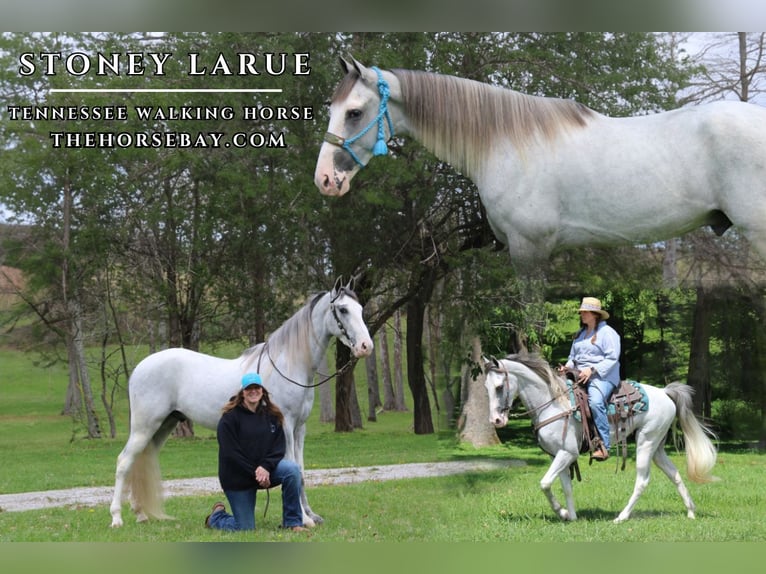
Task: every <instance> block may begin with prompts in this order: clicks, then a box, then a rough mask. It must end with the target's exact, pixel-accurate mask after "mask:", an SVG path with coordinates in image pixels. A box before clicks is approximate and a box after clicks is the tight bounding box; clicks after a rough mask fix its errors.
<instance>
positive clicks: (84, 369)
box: [67, 297, 101, 438]
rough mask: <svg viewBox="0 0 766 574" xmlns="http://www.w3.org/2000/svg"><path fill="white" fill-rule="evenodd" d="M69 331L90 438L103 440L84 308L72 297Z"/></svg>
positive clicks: (71, 354) (69, 306)
mask: <svg viewBox="0 0 766 574" xmlns="http://www.w3.org/2000/svg"><path fill="white" fill-rule="evenodd" d="M67 307H68V311H69V312H68V314H69V325H70V326H69V329H70V332H71V333H73V335H72V337H71V343H72V351H71V353H70V357H72V358H73V360H74V363H75V370H76V372H77V378H78V380H79V384H80V389H82V399H83V402H84V403H85V418H86V422H87V428H88V438H101V424H100V422H99V420H98V414H97V413H96V407H95V403H94V402H93V387H92V386H91V384H90V373H89V372H88V363H87V358H86V356H85V343H84V341H83V335H82V333H83V324H82V308H81V307H80V303H79V301H78V300H77V299H76V298H74V297H72V298H70V299H69V303H68V305H67Z"/></svg>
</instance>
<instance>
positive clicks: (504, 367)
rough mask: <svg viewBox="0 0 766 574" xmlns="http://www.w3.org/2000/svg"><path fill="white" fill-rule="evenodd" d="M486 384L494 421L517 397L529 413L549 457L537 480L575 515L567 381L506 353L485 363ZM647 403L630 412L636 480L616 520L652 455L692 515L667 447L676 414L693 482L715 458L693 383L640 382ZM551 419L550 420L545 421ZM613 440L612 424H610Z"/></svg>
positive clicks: (568, 516) (578, 435)
mask: <svg viewBox="0 0 766 574" xmlns="http://www.w3.org/2000/svg"><path fill="white" fill-rule="evenodd" d="M485 372H486V379H485V381H484V386H485V387H486V389H487V393H488V394H489V418H490V421H491V422H492V424H494V425H495V426H497V427H503V426H505V425H506V424H508V413H509V412H510V410H511V407H512V406H513V402H514V401H515V400H516V398H517V397H521V402H522V403H523V404H524V408H526V409H527V412H528V413H529V414H530V416H531V418H532V423H533V425H534V426H535V429H536V433H537V442H538V444H539V445H540V447H541V448H542V449H543V450H544V451H545V452H547V453H548V454H550V455H551V456H552V457H553V461H552V462H551V466H550V467H549V468H548V471H547V472H546V473H545V476H543V478H542V480H541V481H540V487H541V488H542V490H543V492H544V493H545V496H546V497H547V498H548V501H549V502H550V505H551V508H552V509H553V511H554V512H555V513H556V514H557V515H558V516H559V517H560V518H561V519H563V520H576V519H577V514H576V512H575V506H574V497H573V495H572V479H571V476H570V466H572V464H573V463H575V462H576V461H577V459H578V457H579V454H580V445H581V444H582V439H583V425H582V422H580V421H578V420H577V419H576V418H575V417H574V416H573V414H574V410H573V408H572V407H571V406H570V401H569V392H568V389H567V386H566V382H565V381H564V379H562V378H561V377H559V376H557V375H556V374H555V373H554V372H553V371H552V370H551V368H550V366H549V365H548V363H546V362H545V361H543V360H541V359H539V358H537V357H534V356H518V355H517V356H509V357H508V358H506V359H500V360H494V361H493V362H490V363H487V365H486V366H485ZM642 386H643V387H644V389H645V391H646V394H647V397H648V403H649V408H648V409H647V410H646V411H644V412H639V413H635V414H634V415H633V416H632V417H630V418H628V419H627V420H628V425H627V429H626V436H630V435H631V434H633V433H634V432H635V434H636V483H635V486H634V488H633V494H632V495H631V497H630V499H629V500H628V504H627V505H626V506H625V508H623V509H622V512H620V514H619V515H618V516H617V518H615V520H614V521H615V522H617V523H619V522H624V521H626V520H628V518H630V514H631V512H632V511H633V507H634V506H635V505H636V502H638V499H639V497H640V496H641V493H643V491H644V489H646V487H647V485H648V484H649V472H650V470H651V463H652V461H654V464H656V465H657V466H658V467H659V468H660V470H662V472H664V473H665V474H666V475H667V477H668V478H669V479H670V481H671V482H673V484H675V485H676V489H678V494H680V495H681V498H682V499H683V501H684V505H685V506H686V515H687V516H688V517H689V518H694V517H695V515H694V511H695V507H694V502H693V501H692V498H691V496H690V495H689V491H688V490H687V488H686V485H685V484H684V482H683V479H682V478H681V475H680V473H679V472H678V470H677V469H676V467H675V465H674V464H673V462H672V461H671V460H670V458H668V455H667V454H666V453H665V448H664V446H665V441H666V439H667V433H668V429H669V428H670V426H671V424H672V423H673V420H674V419H675V417H676V415H677V416H678V419H679V422H680V423H681V430H682V431H683V433H684V444H685V450H686V474H687V476H688V477H689V479H690V480H692V481H694V482H700V483H702V482H710V481H712V480H714V479H713V477H712V476H711V475H710V472H711V470H712V469H713V466H714V465H715V461H716V454H717V453H716V449H715V446H714V445H713V443H712V442H711V440H710V439H709V438H708V436H707V434H706V433H707V432H708V431H707V429H706V428H705V427H704V426H703V425H701V424H700V423H699V421H697V419H696V417H695V416H694V413H693V412H692V410H691V409H692V393H693V389H692V387H690V386H688V385H684V384H681V383H671V384H669V385H668V386H667V387H665V388H664V389H659V388H657V387H652V386H650V385H642ZM548 421H550V422H548ZM610 427H611V430H610V432H611V436H612V440H613V441H614V440H615V436H616V429H615V425H614V423H611V424H610ZM557 477H558V479H559V480H560V481H561V487H562V490H563V492H564V498H565V504H566V507H562V506H561V503H560V502H559V501H558V500H557V499H556V497H555V496H554V494H553V491H552V489H551V488H552V485H553V483H554V481H555V480H556V478H557Z"/></svg>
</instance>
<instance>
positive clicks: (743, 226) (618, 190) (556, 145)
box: [314, 60, 766, 272]
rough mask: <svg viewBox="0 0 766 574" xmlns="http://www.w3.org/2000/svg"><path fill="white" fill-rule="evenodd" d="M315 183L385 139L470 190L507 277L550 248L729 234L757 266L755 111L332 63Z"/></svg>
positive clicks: (764, 127) (762, 122)
mask: <svg viewBox="0 0 766 574" xmlns="http://www.w3.org/2000/svg"><path fill="white" fill-rule="evenodd" d="M342 65H343V69H344V70H345V72H346V76H345V78H344V79H343V80H342V81H341V83H340V84H339V85H338V87H337V89H336V92H335V94H334V96H333V99H332V102H331V105H330V122H329V128H328V132H327V135H326V136H325V143H324V144H323V145H322V148H321V149H320V152H319V157H318V159H317V165H316V171H315V174H314V181H315V183H316V185H317V187H319V190H320V191H321V192H322V193H323V194H326V195H343V194H344V193H346V192H347V191H348V190H349V187H350V182H351V179H352V178H353V177H354V175H356V173H357V172H358V171H359V170H360V169H361V168H362V167H364V166H365V165H366V164H367V162H368V161H369V160H370V158H371V157H372V156H373V155H383V154H385V153H386V152H387V147H386V141H387V140H388V139H389V138H390V137H391V136H393V135H411V136H412V137H414V138H415V139H416V140H418V141H420V142H421V143H422V144H423V145H424V146H425V147H426V148H427V149H429V150H430V151H432V152H433V153H434V154H435V155H436V156H437V157H438V158H440V159H441V160H443V161H446V162H449V163H450V164H452V166H453V167H455V168H456V169H458V170H461V171H462V172H463V173H464V174H465V175H466V176H468V177H470V178H471V179H472V180H473V182H474V183H475V184H476V186H477V187H478V190H479V194H480V196H481V200H482V203H483V204H484V206H485V208H486V210H487V217H488V219H489V222H490V224H491V226H492V228H493V230H494V232H495V235H496V236H497V238H498V239H499V240H501V241H503V242H504V243H505V244H506V245H507V246H508V249H509V251H510V254H511V259H512V261H513V263H514V265H516V266H517V268H520V269H523V270H526V271H527V272H530V271H531V269H530V268H532V267H533V264H534V262H536V261H538V262H539V261H540V260H542V259H544V258H546V257H548V256H549V255H550V254H551V253H552V252H553V251H555V250H556V249H558V248H561V247H577V246H586V245H604V246H612V245H617V244H635V243H644V242H652V241H659V240H662V239H668V238H671V237H677V236H679V235H681V234H684V233H686V232H688V231H691V230H693V229H695V228H697V227H700V226H702V225H710V226H712V228H713V229H714V230H715V231H716V232H717V233H718V234H719V235H720V234H722V233H723V232H724V231H726V229H728V227H730V226H731V225H732V223H733V224H734V225H736V226H737V227H738V228H739V229H740V230H741V232H742V234H743V235H744V236H745V237H746V238H747V239H748V240H749V241H750V242H751V243H752V245H753V246H754V247H755V249H756V250H757V251H758V252H759V253H760V254H761V256H763V257H764V258H766V159H765V158H766V108H763V107H760V106H757V105H753V104H746V103H740V102H718V103H711V104H707V105H704V106H698V107H693V108H683V109H678V110H674V111H670V112H664V113H659V114H654V115H648V116H641V117H633V118H610V117H606V116H603V115H601V114H599V113H597V112H595V111H593V110H591V109H589V108H587V107H585V106H583V105H581V104H578V103H575V102H572V101H568V100H561V99H555V98H542V97H535V96H529V95H525V94H521V93H519V92H515V91H512V90H508V89H503V88H499V87H494V86H491V85H488V84H483V83H480V82H475V81H472V80H466V79H461V78H456V77H452V76H444V75H439V74H431V73H426V72H417V71H410V70H392V71H386V70H379V69H377V68H367V67H365V66H363V65H362V64H360V63H359V62H357V61H356V60H351V61H350V62H349V61H345V60H343V61H342Z"/></svg>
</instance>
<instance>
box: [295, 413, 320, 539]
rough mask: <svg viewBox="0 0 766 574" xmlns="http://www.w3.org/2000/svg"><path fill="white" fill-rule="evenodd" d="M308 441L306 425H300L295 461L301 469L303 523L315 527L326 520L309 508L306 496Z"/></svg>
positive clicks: (297, 433)
mask: <svg viewBox="0 0 766 574" xmlns="http://www.w3.org/2000/svg"><path fill="white" fill-rule="evenodd" d="M305 440H306V424H305V423H303V424H299V425H298V427H297V428H296V429H295V445H294V448H295V461H296V462H297V463H298V465H299V466H300V467H301V506H302V507H303V523H304V525H306V526H315V525H317V524H322V523H323V522H324V518H322V517H321V516H319V515H318V514H317V513H315V512H314V511H313V510H311V507H310V506H309V501H308V496H306V485H305V483H304V481H303V445H304V443H305Z"/></svg>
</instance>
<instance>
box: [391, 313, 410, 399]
mask: <svg viewBox="0 0 766 574" xmlns="http://www.w3.org/2000/svg"><path fill="white" fill-rule="evenodd" d="M402 365H403V362H402V313H401V311H399V309H397V310H396V312H395V313H394V402H395V404H396V407H395V409H396V410H397V411H406V410H407V405H406V404H405V402H404V375H403V373H402V370H403V367H402Z"/></svg>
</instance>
